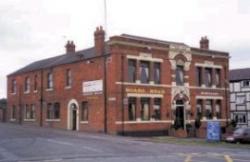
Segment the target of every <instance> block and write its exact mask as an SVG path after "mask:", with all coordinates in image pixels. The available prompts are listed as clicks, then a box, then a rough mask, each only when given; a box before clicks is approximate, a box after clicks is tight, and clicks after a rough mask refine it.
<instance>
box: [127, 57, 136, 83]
mask: <svg viewBox="0 0 250 162" xmlns="http://www.w3.org/2000/svg"><path fill="white" fill-rule="evenodd" d="M128 81H129V82H131V83H134V82H135V81H136V60H131V59H129V60H128Z"/></svg>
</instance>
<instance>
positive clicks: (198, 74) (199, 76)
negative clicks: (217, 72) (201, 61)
mask: <svg viewBox="0 0 250 162" xmlns="http://www.w3.org/2000/svg"><path fill="white" fill-rule="evenodd" d="M196 85H197V86H199V87H200V86H201V85H202V69H201V67H196Z"/></svg>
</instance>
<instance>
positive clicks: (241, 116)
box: [234, 113, 247, 124]
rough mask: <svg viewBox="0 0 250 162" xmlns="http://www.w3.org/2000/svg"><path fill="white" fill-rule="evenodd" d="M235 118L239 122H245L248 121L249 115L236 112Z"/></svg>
mask: <svg viewBox="0 0 250 162" xmlns="http://www.w3.org/2000/svg"><path fill="white" fill-rule="evenodd" d="M234 120H235V121H236V122H237V123H239V124H245V123H246V122H247V116H246V114H243V113H238V114H235V116H234Z"/></svg>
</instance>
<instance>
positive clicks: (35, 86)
mask: <svg viewBox="0 0 250 162" xmlns="http://www.w3.org/2000/svg"><path fill="white" fill-rule="evenodd" d="M34 91H37V75H35V77H34Z"/></svg>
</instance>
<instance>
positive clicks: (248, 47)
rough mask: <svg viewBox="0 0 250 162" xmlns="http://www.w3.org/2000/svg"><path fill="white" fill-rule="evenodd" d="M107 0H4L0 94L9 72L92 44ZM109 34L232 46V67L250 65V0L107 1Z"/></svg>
mask: <svg viewBox="0 0 250 162" xmlns="http://www.w3.org/2000/svg"><path fill="white" fill-rule="evenodd" d="M103 2H104V0H1V1H0V15H1V16H0V53H1V64H0V98H1V97H6V75H7V74H9V73H11V72H13V71H15V70H17V69H19V68H21V67H23V66H25V65H27V64H29V63H31V62H33V61H36V60H39V59H43V58H47V57H51V56H55V55H59V54H62V53H63V52H64V45H65V42H66V40H68V39H71V40H74V41H75V43H76V46H77V49H82V48H86V47H89V46H92V45H93V32H94V30H95V27H96V26H98V25H104V14H103V13H104V9H103V4H104V3H103ZM107 9H108V14H107V15H108V23H107V24H108V25H107V27H108V28H107V29H108V36H112V35H116V34H122V33H127V34H134V35H139V36H146V37H152V38H156V39H163V40H169V41H178V42H184V43H186V44H188V45H191V46H196V47H198V45H199V39H200V37H201V36H205V35H207V36H208V38H209V39H210V47H211V49H215V50H222V51H228V52H229V53H230V55H231V59H230V68H231V69H232V68H244V67H250V64H249V63H250V57H249V56H250V55H249V54H250V0H107Z"/></svg>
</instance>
